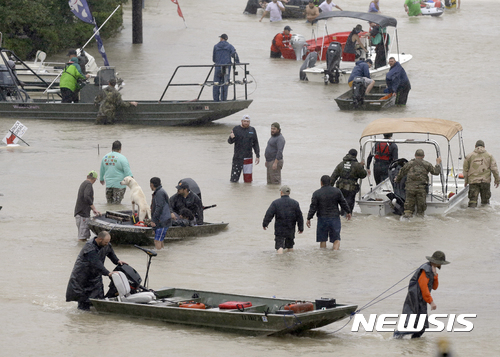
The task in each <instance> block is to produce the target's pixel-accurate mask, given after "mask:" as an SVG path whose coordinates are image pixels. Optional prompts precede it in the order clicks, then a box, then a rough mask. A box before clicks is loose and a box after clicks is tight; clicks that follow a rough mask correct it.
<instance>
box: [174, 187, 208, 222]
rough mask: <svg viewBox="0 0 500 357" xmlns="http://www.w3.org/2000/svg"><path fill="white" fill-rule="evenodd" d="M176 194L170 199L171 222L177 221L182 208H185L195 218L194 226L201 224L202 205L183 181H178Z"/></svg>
mask: <svg viewBox="0 0 500 357" xmlns="http://www.w3.org/2000/svg"><path fill="white" fill-rule="evenodd" d="M175 188H176V189H177V193H176V194H174V195H173V196H172V197H170V211H171V213H170V215H171V217H172V219H173V220H177V219H179V216H180V214H181V211H182V209H183V208H187V209H188V210H190V211H191V213H193V215H194V217H195V218H196V224H198V225H200V226H201V225H202V224H203V204H202V203H201V199H200V198H199V197H198V195H196V194H195V193H193V192H191V191H190V190H189V184H188V183H187V182H185V181H179V183H178V185H177V186H175Z"/></svg>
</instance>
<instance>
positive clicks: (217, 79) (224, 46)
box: [212, 33, 240, 102]
mask: <svg viewBox="0 0 500 357" xmlns="http://www.w3.org/2000/svg"><path fill="white" fill-rule="evenodd" d="M219 38H220V40H219V43H217V44H216V45H215V46H214V51H213V54H212V61H213V62H214V63H215V64H216V65H225V66H215V69H214V88H213V98H214V101H215V102H219V101H225V100H227V90H228V87H229V79H230V74H231V58H233V59H234V63H240V58H239V57H238V54H237V53H236V50H235V49H234V47H233V45H231V44H230V43H229V42H227V40H228V37H227V35H226V34H225V33H223V34H222V35H220V36H219Z"/></svg>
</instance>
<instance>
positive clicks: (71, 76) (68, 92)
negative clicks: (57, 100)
mask: <svg viewBox="0 0 500 357" xmlns="http://www.w3.org/2000/svg"><path fill="white" fill-rule="evenodd" d="M68 57H69V58H70V60H69V62H68V63H67V64H66V67H65V68H64V70H63V71H62V73H61V80H60V81H59V88H60V89H61V96H62V100H61V102H62V103H78V102H79V96H78V95H79V90H80V85H79V84H78V81H79V80H86V79H88V78H89V77H90V75H89V74H87V75H84V74H83V72H82V69H81V67H80V65H79V64H78V57H77V55H76V51H75V50H70V51H69V52H68Z"/></svg>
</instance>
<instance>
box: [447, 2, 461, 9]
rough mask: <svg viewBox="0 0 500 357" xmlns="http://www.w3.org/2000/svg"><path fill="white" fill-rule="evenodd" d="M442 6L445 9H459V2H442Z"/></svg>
mask: <svg viewBox="0 0 500 357" xmlns="http://www.w3.org/2000/svg"><path fill="white" fill-rule="evenodd" d="M444 6H445V7H446V8H447V9H454V8H457V10H458V9H460V0H444Z"/></svg>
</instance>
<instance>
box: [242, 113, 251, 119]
mask: <svg viewBox="0 0 500 357" xmlns="http://www.w3.org/2000/svg"><path fill="white" fill-rule="evenodd" d="M241 120H250V115H248V114H245V115H243V118H242V119H241Z"/></svg>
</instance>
